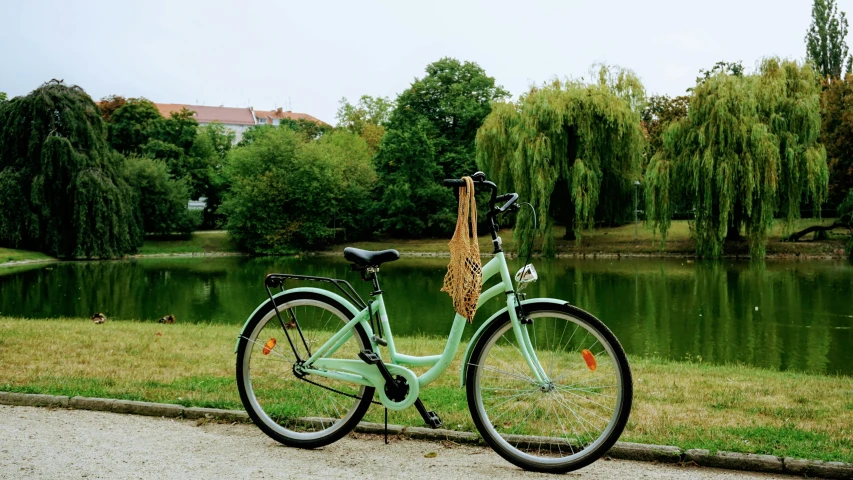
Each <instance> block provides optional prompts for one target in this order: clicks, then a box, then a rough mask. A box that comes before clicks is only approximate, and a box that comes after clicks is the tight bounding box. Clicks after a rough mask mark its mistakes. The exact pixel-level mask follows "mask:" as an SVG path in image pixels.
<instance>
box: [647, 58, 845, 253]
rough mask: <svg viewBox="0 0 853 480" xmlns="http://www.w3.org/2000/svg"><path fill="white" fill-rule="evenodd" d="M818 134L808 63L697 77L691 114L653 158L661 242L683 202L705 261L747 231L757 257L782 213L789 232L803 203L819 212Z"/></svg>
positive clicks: (823, 189)
mask: <svg viewBox="0 0 853 480" xmlns="http://www.w3.org/2000/svg"><path fill="white" fill-rule="evenodd" d="M819 133H820V84H819V76H818V75H817V74H816V73H815V72H814V71H813V70H812V68H811V67H810V66H809V65H801V64H799V63H797V62H795V61H788V60H785V61H782V60H779V59H776V58H769V59H765V60H764V61H763V62H762V63H761V65H760V66H759V68H758V71H757V72H755V73H754V74H752V75H746V76H744V75H737V74H730V73H728V72H725V71H717V72H715V73H714V74H713V75H710V76H708V77H707V78H704V79H700V80H699V83H698V84H697V85H696V87H695V88H694V89H693V91H692V94H691V96H690V106H689V108H688V114H687V117H686V118H684V119H681V120H679V121H676V122H673V123H672V124H671V125H670V126H669V127H668V128H667V130H666V131H665V133H664V135H663V147H662V148H660V149H659V150H658V151H657V152H656V153H655V155H654V156H653V157H652V159H651V160H650V161H649V165H648V167H647V169H646V173H645V179H646V181H645V184H646V189H645V192H646V215H647V218H648V219H649V221H650V222H651V223H652V224H653V226H654V227H655V228H657V229H660V231H661V233H662V235H663V239H664V241H665V240H666V233H667V230H668V229H669V226H670V220H671V218H672V205H673V204H674V203H675V202H676V201H677V200H682V201H685V202H686V203H687V204H688V205H691V206H692V207H693V210H694V212H695V221H694V223H693V225H692V227H693V228H692V232H693V234H694V237H695V239H696V249H697V253H698V254H699V255H700V256H702V257H710V258H715V257H719V256H720V255H721V254H722V251H723V244H724V243H725V242H726V241H737V240H740V238H741V237H740V233H741V231H744V232H745V233H746V236H747V239H748V241H749V250H750V255H751V256H752V257H753V258H761V257H763V256H764V254H765V246H766V244H767V239H768V234H769V231H770V227H771V225H772V223H773V220H774V217H775V216H776V215H778V216H780V217H782V218H783V219H784V220H785V221H786V222H787V224H788V225H789V226H790V225H791V223H792V222H793V220H794V219H796V218H798V217H799V214H800V204H801V203H802V202H804V201H805V202H811V203H812V204H813V206H814V208H815V209H816V210H817V212H818V214H819V212H820V205H821V203H822V202H824V201H825V199H826V196H827V182H828V178H829V173H828V168H827V164H826V151H825V149H824V147H823V145H822V144H820V143H819V142H818V134H819Z"/></svg>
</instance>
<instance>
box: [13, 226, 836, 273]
mask: <svg viewBox="0 0 853 480" xmlns="http://www.w3.org/2000/svg"><path fill="white" fill-rule="evenodd" d="M815 223H817V221H815V220H813V219H801V220H798V221H797V222H796V223H795V225H794V227H793V228H795V229H800V228H803V227H805V226H807V225H813V224H815ZM820 223H822V224H827V223H832V219H824V220H823V221H822V222H820ZM785 233H786V232H785V230H784V224H782V223H781V222H777V223H776V224H775V225H774V227H773V230H772V232H771V239H770V241H769V242H768V244H767V259H797V260H806V259H810V260H811V259H842V258H846V252H845V243H846V242H847V238H848V237H847V236H845V235H838V234H836V235H833V236H832V237H831V238H829V239H827V240H820V241H801V242H796V243H791V242H783V241H782V238H783V236H784V235H785ZM564 234H565V228H564V227H554V235H555V237H556V250H557V256H558V257H592V258H595V257H605V258H608V257H623V256H624V257H652V258H660V257H674V258H695V257H696V249H695V244H694V241H693V240H692V239H691V238H690V229H689V225H688V222H687V221H685V220H676V221H673V222H672V228H671V229H670V232H669V238H668V239H667V242H666V246H665V248H664V249H661V248H660V235H654V234H653V232H652V231H651V230H649V229H647V228H645V227H644V226H641V227H640V228H639V231H638V239H637V241H634V226H633V225H622V226H619V227H612V228H608V227H599V228H596V229H595V231H593V232H587V233H585V234H584V237H583V239H582V241H581V242H580V243H576V242H575V241H573V240H565V239H563V235H564ZM501 237H502V238H503V241H504V242H503V244H504V250H505V251H507V252H510V253H512V252H515V251H517V245H516V241H515V239H514V238H513V235H512V231H511V230H508V229H506V230H502V231H501ZM448 241H449V237H448V238H422V239H415V240H412V239H392V238H388V239H380V240H374V241H360V242H348V243H346V242H345V243H340V244H336V245H334V246H329V247H323V248H321V249H318V250H316V251H311V252H306V253H308V254H317V255H340V254H341V251H342V250H343V248H344V246H352V247H356V248H363V249H366V250H383V249H387V248H395V249H397V250H398V251H399V252H400V253H402V254H403V255H411V256H418V255H423V256H443V255H448V247H447V242H448ZM537 243H539V244H541V239H539V242H537ZM479 244H480V250H481V251H482V252H484V253H488V252H491V251H492V246H491V238H490V237H489V236H488V235H484V236H481V237H480V238H479ZM220 255H247V254H246V253H245V252H240V250H239V249H238V248H237V245H236V243H235V242H234V241H233V240H232V239H231V238H229V237H228V233H227V232H226V231H223V230H217V231H200V232H195V233H193V234H192V235H191V236H190V237H188V238H171V237H170V238H156V237H149V238H146V239H145V243H144V244H143V245H142V247H141V248H140V249H139V252H138V253H137V254H134V255H129V256H128V257H127V258H146V257H168V256H220ZM748 257H749V250H748V247H747V245H746V244H743V245H736V246H733V247H728V248H727V250H726V251H725V252H724V258H748ZM50 261H59V260H58V259H56V258H53V257H50V256H48V255H45V254H43V253H39V252H30V251H25V250H14V249H8V248H0V267H7V266H14V265H24V264H28V263H40V262H50Z"/></svg>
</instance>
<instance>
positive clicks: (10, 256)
mask: <svg viewBox="0 0 853 480" xmlns="http://www.w3.org/2000/svg"><path fill="white" fill-rule="evenodd" d="M29 260H56V259H55V258H53V257H51V256H50V255H46V254H44V253H41V252H31V251H29V250H15V249H11V248H0V263H6V262H23V261H29Z"/></svg>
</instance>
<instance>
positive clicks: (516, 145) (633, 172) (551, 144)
mask: <svg viewBox="0 0 853 480" xmlns="http://www.w3.org/2000/svg"><path fill="white" fill-rule="evenodd" d="M594 74H595V76H596V77H597V81H596V82H592V83H586V82H584V81H582V80H569V81H565V82H561V81H554V82H552V83H550V84H546V85H543V86H541V87H535V88H532V89H531V90H530V91H529V92H528V93H527V94H526V95H524V96H522V97H521V98H520V99H519V101H518V102H516V103H502V102H499V103H496V104H494V105H493V106H492V112H491V113H490V114H489V116H488V117H486V119H485V121H484V122H483V125H482V126H481V127H480V129H479V130H478V132H477V163H478V165H479V166H480V168H481V169H483V170H484V171H486V172H488V173H489V175H490V176H491V177H493V178H495V179H496V180H497V182H499V185H501V187H502V188H505V189H509V188H514V190H515V191H517V192H518V194H519V195H520V196H521V197H522V198H529V199H530V203H531V205H532V206H533V207H534V208H535V209H536V212H537V216H538V218H540V219H541V220H540V228H541V231H542V233H543V235H544V238H545V241H544V243H543V246H542V253H543V254H544V255H552V254H554V252H555V247H554V235H553V225H554V220H555V219H556V220H559V221H562V223H564V224H565V225H566V233H567V238H570V239H576V240H578V241H580V238H581V235H582V233H583V230H584V229H586V228H592V227H593V225H594V223H595V221H596V220H600V221H602V222H605V223H610V224H612V223H618V222H620V221H624V220H625V219H627V218H628V216H629V213H630V211H631V209H632V208H633V204H632V200H631V198H632V197H631V195H632V190H631V189H632V188H633V185H632V182H633V181H634V180H637V179H639V177H640V164H641V161H642V155H643V151H644V149H645V139H644V137H643V133H642V131H641V129H640V112H641V111H642V109H643V106H644V98H645V93H644V90H643V86H642V84H641V83H640V81H639V79H638V78H637V76H636V75H634V73H633V72H631V71H629V70H623V69H618V68H617V69H613V68H609V67H607V66H598V67H597V71H595V72H594ZM533 227H534V226H533V220H532V216H530V215H519V219H518V222H517V224H516V238H518V239H520V240H524V241H520V242H519V243H520V245H522V247H521V249H520V253H521V254H522V255H524V254H526V253H527V249H528V248H530V242H528V241H527V240H529V239H530V237H531V235H532V234H533V233H534V232H533Z"/></svg>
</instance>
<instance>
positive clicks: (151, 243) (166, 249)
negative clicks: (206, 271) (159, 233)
mask: <svg viewBox="0 0 853 480" xmlns="http://www.w3.org/2000/svg"><path fill="white" fill-rule="evenodd" d="M171 253H239V250H237V245H236V244H235V243H234V241H233V240H232V239H231V238H230V237H229V236H228V232H226V231H224V230H213V231H199V232H195V233H193V234H192V235H191V236H190V237H189V238H184V237H166V238H163V237H146V238H145V243H143V244H142V248H140V249H139V254H140V255H158V254H159V255H162V254H171Z"/></svg>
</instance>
